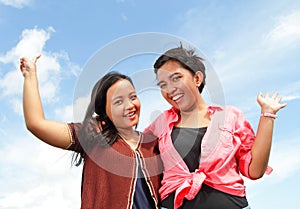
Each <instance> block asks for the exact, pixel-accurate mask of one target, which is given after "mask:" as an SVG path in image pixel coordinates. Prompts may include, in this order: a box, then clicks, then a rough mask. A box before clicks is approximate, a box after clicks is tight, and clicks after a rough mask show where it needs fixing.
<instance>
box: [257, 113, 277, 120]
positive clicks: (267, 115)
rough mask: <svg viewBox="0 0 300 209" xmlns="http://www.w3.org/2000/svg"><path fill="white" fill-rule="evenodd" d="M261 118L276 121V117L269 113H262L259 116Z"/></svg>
mask: <svg viewBox="0 0 300 209" xmlns="http://www.w3.org/2000/svg"><path fill="white" fill-rule="evenodd" d="M260 116H261V117H267V118H273V119H276V118H278V116H277V115H275V114H273V113H269V112H262V113H261V114H260Z"/></svg>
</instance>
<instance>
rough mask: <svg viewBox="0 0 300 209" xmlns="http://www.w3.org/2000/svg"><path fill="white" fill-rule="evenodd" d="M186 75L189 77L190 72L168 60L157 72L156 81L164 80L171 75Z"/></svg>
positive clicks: (177, 63) (176, 62)
mask: <svg viewBox="0 0 300 209" xmlns="http://www.w3.org/2000/svg"><path fill="white" fill-rule="evenodd" d="M177 73H179V74H188V75H191V73H190V71H189V70H187V69H185V68H183V67H182V66H181V64H180V63H179V62H178V61H176V60H170V61H167V62H166V63H164V64H163V65H162V66H161V67H160V68H159V69H158V71H157V79H158V80H164V79H167V78H168V77H169V76H172V75H173V74H177Z"/></svg>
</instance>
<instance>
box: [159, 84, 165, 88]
mask: <svg viewBox="0 0 300 209" xmlns="http://www.w3.org/2000/svg"><path fill="white" fill-rule="evenodd" d="M166 87H167V84H165V83H160V84H159V88H160V89H165V88H166Z"/></svg>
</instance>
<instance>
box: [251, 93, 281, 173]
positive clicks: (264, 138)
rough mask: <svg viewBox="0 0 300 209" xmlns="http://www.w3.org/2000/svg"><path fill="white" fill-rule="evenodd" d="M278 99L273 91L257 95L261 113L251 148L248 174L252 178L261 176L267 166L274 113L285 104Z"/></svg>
mask: <svg viewBox="0 0 300 209" xmlns="http://www.w3.org/2000/svg"><path fill="white" fill-rule="evenodd" d="M280 101H281V97H278V94H277V93H274V94H273V96H270V95H269V94H268V93H267V94H266V95H265V96H263V95H262V93H259V94H258V96H257V102H258V104H259V105H260V106H261V114H262V115H261V117H260V120H259V124H258V128H257V132H256V138H255V141H254V144H253V147H252V150H251V151H252V161H251V163H250V166H249V175H250V176H251V177H252V178H253V179H258V178H260V177H262V176H263V175H264V173H265V171H266V168H267V166H268V161H269V156H270V151H271V145H272V135H273V128H274V120H275V117H276V115H275V114H276V113H277V111H278V110H280V109H281V108H284V107H285V106H286V104H285V103H284V104H281V103H280Z"/></svg>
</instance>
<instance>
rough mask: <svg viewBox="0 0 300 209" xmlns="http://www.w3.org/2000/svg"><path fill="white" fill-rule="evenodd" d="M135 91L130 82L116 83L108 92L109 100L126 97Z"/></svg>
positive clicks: (123, 80) (124, 80) (121, 81)
mask: <svg viewBox="0 0 300 209" xmlns="http://www.w3.org/2000/svg"><path fill="white" fill-rule="evenodd" d="M134 91H135V90H134V87H133V86H132V84H131V83H130V82H129V81H128V80H126V79H121V80H118V81H117V82H116V83H114V84H113V85H112V86H111V87H109V89H108V91H107V98H114V97H117V96H122V95H126V94H129V93H132V92H134Z"/></svg>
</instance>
